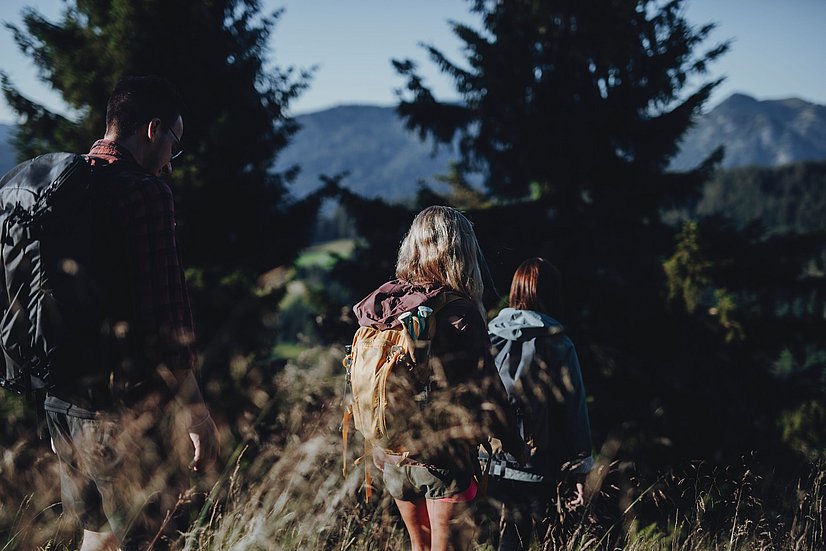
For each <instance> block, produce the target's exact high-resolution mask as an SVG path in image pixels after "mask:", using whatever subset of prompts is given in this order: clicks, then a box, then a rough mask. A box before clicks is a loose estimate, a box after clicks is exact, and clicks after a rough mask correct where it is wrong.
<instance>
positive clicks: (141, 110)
mask: <svg viewBox="0 0 826 551" xmlns="http://www.w3.org/2000/svg"><path fill="white" fill-rule="evenodd" d="M182 112H183V100H182V99H181V96H180V94H179V93H178V90H177V89H176V88H175V86H174V85H173V84H172V83H171V82H169V81H168V80H166V79H165V78H163V77H159V76H156V75H149V76H140V77H133V76H128V77H124V78H123V79H121V81H120V82H118V83H117V84H116V85H115V89H114V90H112V95H110V96H109V103H107V105H106V130H107V132H108V131H110V130H115V131H116V132H117V133H118V134H119V135H122V136H128V135H130V134H132V133H133V132H135V131H136V130H137V129H138V128H140V126H141V125H142V124H146V123H148V122H149V121H151V120H152V119H154V118H158V119H161V125H162V126H163V127H164V128H169V127H170V126H172V125H173V124H174V123H175V120H176V119H177V118H178V115H181V114H182Z"/></svg>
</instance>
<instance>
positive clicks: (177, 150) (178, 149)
mask: <svg viewBox="0 0 826 551" xmlns="http://www.w3.org/2000/svg"><path fill="white" fill-rule="evenodd" d="M169 133H170V134H172V137H173V138H175V148H174V149H173V150H172V157H171V158H170V159H169V160H170V161H171V160H173V159H177V158H178V157H180V156H181V154H182V153H183V152H184V146H183V145H181V138H179V137H178V135H177V134H176V133H175V131H174V130H172V128H169Z"/></svg>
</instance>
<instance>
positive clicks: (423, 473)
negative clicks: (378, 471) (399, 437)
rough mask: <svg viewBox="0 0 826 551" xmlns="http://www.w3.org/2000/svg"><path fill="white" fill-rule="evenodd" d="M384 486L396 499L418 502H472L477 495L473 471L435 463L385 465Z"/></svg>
mask: <svg viewBox="0 0 826 551" xmlns="http://www.w3.org/2000/svg"><path fill="white" fill-rule="evenodd" d="M382 478H383V480H384V487H385V488H386V489H387V491H388V492H389V493H390V495H391V496H393V497H394V498H396V499H400V500H402V501H419V500H422V499H438V500H445V501H472V500H473V499H474V498H475V497H476V491H475V488H476V486H475V481H474V480H473V476H472V474H471V473H467V472H462V471H459V470H455V469H441V468H438V467H434V466H432V465H423V464H419V463H415V462H404V463H401V464H399V465H394V464H392V463H389V462H388V463H385V464H384V473H383V476H382Z"/></svg>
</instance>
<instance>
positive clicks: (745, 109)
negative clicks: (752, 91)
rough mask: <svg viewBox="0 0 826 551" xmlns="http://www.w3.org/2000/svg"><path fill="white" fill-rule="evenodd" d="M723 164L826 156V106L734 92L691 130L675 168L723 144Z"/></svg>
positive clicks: (769, 163)
mask: <svg viewBox="0 0 826 551" xmlns="http://www.w3.org/2000/svg"><path fill="white" fill-rule="evenodd" d="M720 145H722V146H724V147H725V157H724V159H723V167H725V168H733V167H744V166H764V167H768V166H781V165H785V164H790V163H796V162H800V161H820V160H824V159H826V106H823V105H818V104H815V103H809V102H807V101H804V100H801V99H797V98H790V99H781V100H764V101H758V100H756V99H754V98H753V97H751V96H747V95H745V94H733V95H731V96H729V97H728V98H727V99H726V100H724V101H723V102H722V103H720V104H719V105H717V106H716V107H715V108H714V109H712V110H711V111H709V112H708V113H706V114H705V115H703V116H702V117H701V118H700V119H699V121H698V122H697V124H696V125H695V126H694V127H693V128H691V129H690V130H689V131H688V132H686V134H685V136H684V137H683V141H682V144H681V147H680V152H679V154H678V155H677V156H676V157H675V158H674V160H673V161H672V163H671V167H672V168H673V169H676V170H685V169H688V168H691V167H693V166H696V165H697V164H698V163H699V162H701V161H702V160H703V159H704V158H705V157H706V156H707V155H708V154H709V153H710V152H711V151H714V149H716V148H717V147H718V146H720Z"/></svg>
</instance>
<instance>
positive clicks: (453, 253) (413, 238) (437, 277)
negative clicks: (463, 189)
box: [396, 206, 485, 309]
mask: <svg viewBox="0 0 826 551" xmlns="http://www.w3.org/2000/svg"><path fill="white" fill-rule="evenodd" d="M481 256H482V252H481V250H480V249H479V243H478V242H477V241H476V234H475V233H473V226H472V224H471V223H470V220H468V219H467V218H465V216H464V215H463V214H462V213H461V212H459V211H458V210H456V209H454V208H451V207H439V206H436V207H428V208H426V209H424V210H423V211H421V212H420V213H419V214H417V215H416V218H414V219H413V224H411V226H410V230H408V232H407V235H405V237H404V240H403V241H402V244H401V247H400V248H399V258H398V260H397V261H396V277H397V278H399V279H404V280H406V281H409V282H411V283H441V284H442V285H444V286H445V287H447V288H448V289H451V290H453V291H458V292H460V293H464V294H465V295H467V296H469V297H470V298H471V299H472V300H473V301H474V302H476V304H477V305H478V306H479V308H480V309H481V308H482V293H483V292H484V288H485V286H484V283H483V281H482V270H481V267H480V265H479V262H480V258H481Z"/></svg>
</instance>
